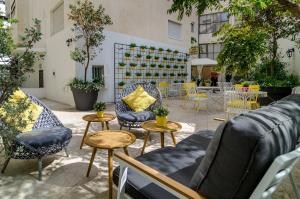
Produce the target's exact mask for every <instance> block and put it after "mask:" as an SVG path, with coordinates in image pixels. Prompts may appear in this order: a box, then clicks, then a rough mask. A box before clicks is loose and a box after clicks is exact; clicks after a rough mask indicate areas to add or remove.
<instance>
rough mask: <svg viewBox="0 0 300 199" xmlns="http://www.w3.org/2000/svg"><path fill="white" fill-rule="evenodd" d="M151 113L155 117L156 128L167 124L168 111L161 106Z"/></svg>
mask: <svg viewBox="0 0 300 199" xmlns="http://www.w3.org/2000/svg"><path fill="white" fill-rule="evenodd" d="M153 113H154V114H155V116H156V123H157V125H158V126H163V127H166V126H167V123H168V118H167V116H168V115H169V110H168V109H167V108H165V107H163V106H160V107H158V108H156V109H155V110H154V111H153Z"/></svg>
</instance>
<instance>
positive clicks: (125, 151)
mask: <svg viewBox="0 0 300 199" xmlns="http://www.w3.org/2000/svg"><path fill="white" fill-rule="evenodd" d="M123 149H124V153H125V154H126V155H128V156H129V153H128V149H127V147H124V148H123Z"/></svg>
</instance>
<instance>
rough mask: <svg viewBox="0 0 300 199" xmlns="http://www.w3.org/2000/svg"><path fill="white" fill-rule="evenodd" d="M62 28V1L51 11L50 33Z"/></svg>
mask: <svg viewBox="0 0 300 199" xmlns="http://www.w3.org/2000/svg"><path fill="white" fill-rule="evenodd" d="M63 29H64V3H63V2H62V3H61V4H59V5H58V6H57V7H56V8H54V9H53V10H52V11H51V35H54V34H55V33H58V32H59V31H61V30H63Z"/></svg>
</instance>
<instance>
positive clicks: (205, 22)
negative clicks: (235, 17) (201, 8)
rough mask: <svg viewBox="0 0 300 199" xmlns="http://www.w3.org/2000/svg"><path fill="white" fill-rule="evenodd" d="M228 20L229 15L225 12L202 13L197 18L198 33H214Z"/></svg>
mask: <svg viewBox="0 0 300 199" xmlns="http://www.w3.org/2000/svg"><path fill="white" fill-rule="evenodd" d="M228 21H229V16H228V13H226V12H220V13H214V14H207V15H202V16H200V19H199V27H200V28H199V34H208V33H215V32H217V31H218V30H219V29H220V27H221V26H222V25H223V24H225V23H228Z"/></svg>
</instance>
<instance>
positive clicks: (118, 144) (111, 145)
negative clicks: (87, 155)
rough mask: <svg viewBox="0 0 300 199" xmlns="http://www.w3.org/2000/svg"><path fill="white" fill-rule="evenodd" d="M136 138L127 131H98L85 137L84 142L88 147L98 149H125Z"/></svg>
mask: <svg viewBox="0 0 300 199" xmlns="http://www.w3.org/2000/svg"><path fill="white" fill-rule="evenodd" d="M135 139H136V137H135V136H134V135H133V134H132V133H130V132H127V131H118V130H108V131H98V132H96V133H93V134H90V135H87V136H86V138H85V140H84V142H85V144H86V145H88V146H90V147H96V148H99V149H116V148H123V147H127V146H129V145H131V144H133V143H134V142H135Z"/></svg>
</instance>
